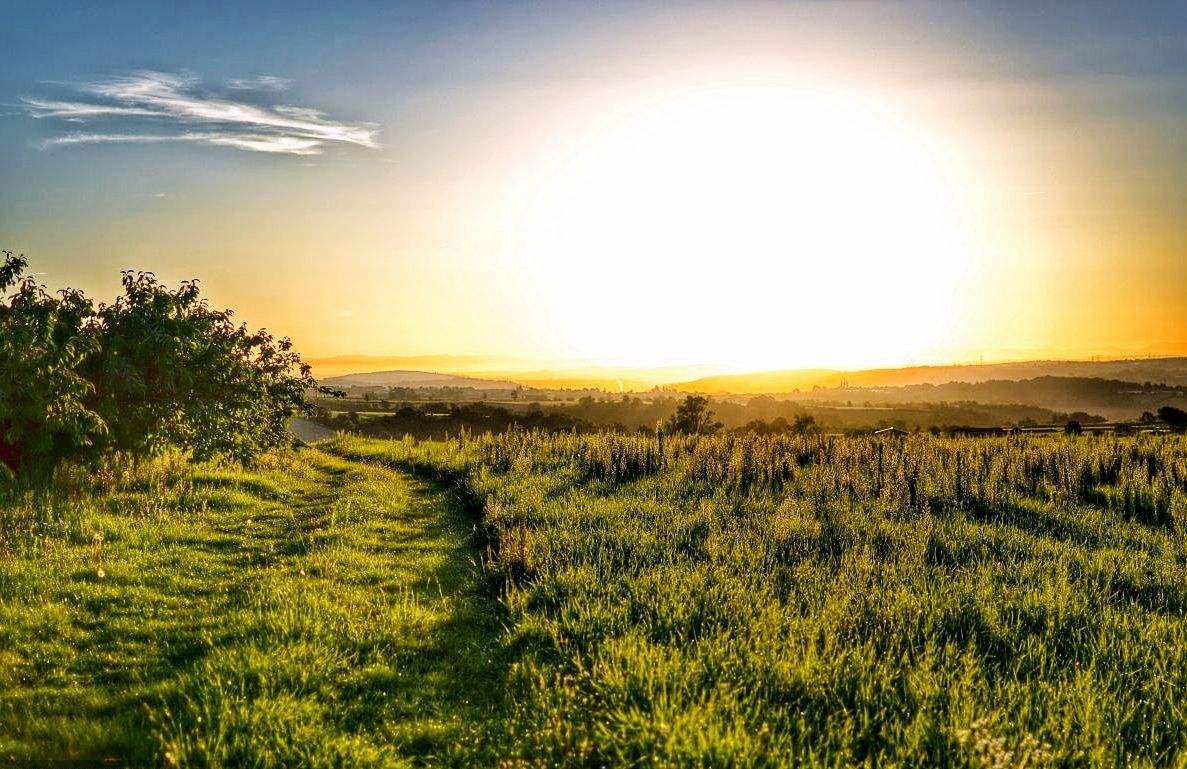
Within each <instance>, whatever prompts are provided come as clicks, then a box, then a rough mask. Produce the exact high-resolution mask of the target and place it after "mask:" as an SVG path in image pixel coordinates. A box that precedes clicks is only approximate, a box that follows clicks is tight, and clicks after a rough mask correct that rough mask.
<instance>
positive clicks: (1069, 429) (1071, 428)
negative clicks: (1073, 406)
mask: <svg viewBox="0 0 1187 769" xmlns="http://www.w3.org/2000/svg"><path fill="white" fill-rule="evenodd" d="M1063 431H1064V432H1065V433H1067V434H1068V435H1079V434H1080V433H1082V432H1084V427H1083V425H1081V424H1080V423H1079V422H1078V421H1076V420H1075V419H1072V420H1069V421H1068V423H1067V424H1066V425H1064V426H1063Z"/></svg>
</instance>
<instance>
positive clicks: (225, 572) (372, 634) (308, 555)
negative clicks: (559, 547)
mask: <svg viewBox="0 0 1187 769" xmlns="http://www.w3.org/2000/svg"><path fill="white" fill-rule="evenodd" d="M77 516H78V520H77V521H75V522H74V524H73V525H72V526H71V527H69V528H70V530H72V531H73V532H74V533H73V534H71V535H69V536H65V537H57V538H42V539H41V540H40V541H38V542H37V543H36V544H35V545H34V546H31V547H26V548H21V549H20V550H19V551H15V552H11V553H10V554H9V555H7V556H6V557H4V558H3V559H0V659H2V660H3V662H4V663H5V664H4V665H3V666H2V669H0V758H11V759H16V760H27V759H46V758H55V759H84V760H102V759H107V758H115V759H119V760H123V761H127V762H141V761H143V762H149V763H154V764H160V763H165V764H181V765H198V766H240V765H257V766H293V765H302V766H322V765H334V766H390V765H402V764H405V763H410V764H417V765H424V764H429V765H467V766H469V765H475V764H479V765H480V764H486V763H493V760H494V755H493V749H492V748H491V747H490V745H491V742H490V740H489V739H487V735H488V734H489V732H490V728H489V724H490V722H491V721H492V719H497V717H498V714H499V709H500V707H501V703H502V675H503V672H502V668H501V666H500V661H499V651H498V649H499V647H498V642H497V634H498V630H499V628H500V625H499V613H498V609H497V606H496V605H495V603H494V602H492V601H491V600H489V597H488V594H487V592H486V590H485V583H484V580H483V576H482V570H481V566H480V564H479V563H478V560H477V556H476V554H475V553H474V552H473V551H472V549H471V548H470V539H469V535H470V528H469V524H468V522H467V520H466V518H465V515H464V513H463V511H462V510H461V508H460V506H459V504H458V503H457V501H456V499H454V498H453V497H451V496H450V495H449V494H448V493H445V492H442V491H440V490H437V489H433V488H431V487H429V486H427V485H424V484H422V483H420V482H417V481H414V480H412V479H410V478H409V477H407V476H405V475H403V474H400V473H397V472H393V471H391V470H389V469H387V468H383V467H379V466H372V465H363V464H358V463H353V462H348V461H344V460H341V459H337V458H332V457H329V456H327V455H325V454H322V453H320V452H317V451H314V450H308V451H303V452H301V453H300V454H299V455H297V456H296V457H292V458H290V459H288V460H285V461H283V462H279V463H277V464H276V465H275V466H273V467H271V468H269V469H266V470H261V471H257V472H252V473H248V472H238V471H235V472H226V471H219V472H215V471H204V470H199V471H197V472H194V473H192V474H191V475H188V476H187V477H186V478H185V480H184V482H183V483H180V484H173V485H171V486H170V487H169V488H164V487H162V486H160V485H153V484H148V485H146V486H145V487H143V488H141V489H138V490H135V491H124V492H121V493H120V494H109V495H95V496H91V497H88V498H86V499H85V500H83V501H82V503H81V509H80V510H79V511H77Z"/></svg>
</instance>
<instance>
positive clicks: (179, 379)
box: [84, 271, 332, 461]
mask: <svg viewBox="0 0 1187 769" xmlns="http://www.w3.org/2000/svg"><path fill="white" fill-rule="evenodd" d="M122 283H123V288H124V295H123V296H121V297H120V298H119V299H117V300H116V301H115V302H114V303H113V304H110V305H100V307H99V309H98V311H97V313H96V319H97V322H98V326H99V350H98V354H96V355H94V356H92V357H91V358H89V359H88V362H87V364H86V365H85V366H84V372H85V374H86V376H87V378H88V379H89V380H90V381H91V382H93V384H94V387H95V410H96V411H97V412H98V413H99V414H100V415H101V416H102V417H103V419H104V421H105V422H106V423H107V425H108V427H109V434H108V440H107V445H108V446H109V447H110V448H112V449H115V450H117V451H123V452H128V453H131V454H133V455H146V454H152V453H154V452H157V451H159V450H160V449H162V448H164V447H166V446H176V447H181V448H184V449H187V450H189V451H190V452H191V453H192V454H193V455H194V457H195V458H199V459H204V458H208V457H210V456H213V455H215V454H226V455H229V456H232V457H234V458H236V459H238V460H241V461H247V460H250V459H252V458H253V457H255V456H257V455H259V454H260V453H262V452H263V451H266V450H268V449H270V448H274V447H276V446H279V445H281V444H282V443H284V442H285V441H286V440H287V438H288V432H287V431H288V422H289V419H290V418H291V417H293V416H295V415H297V414H309V413H311V406H310V404H309V403H308V402H307V401H306V398H305V393H306V392H307V391H310V390H315V391H320V392H323V393H326V394H332V391H330V390H328V389H327V388H319V387H318V385H317V383H316V382H315V381H314V380H313V377H312V375H311V373H310V369H309V366H308V365H306V364H303V363H302V362H301V358H300V356H299V355H298V354H297V353H296V352H294V351H293V350H292V344H291V342H290V341H289V340H288V339H287V338H284V339H279V340H278V339H275V338H274V337H273V336H272V335H271V334H269V333H268V332H267V331H263V330H261V331H258V332H255V333H251V332H249V331H248V330H247V327H246V326H244V325H242V324H239V325H236V324H235V323H234V321H233V320H232V312H231V311H230V310H219V311H216V310H211V309H210V308H209V306H208V305H207V303H206V301H205V300H204V299H202V298H201V296H200V293H199V289H198V282H197V281H196V280H191V281H185V282H183V283H182V284H181V285H180V286H179V287H178V288H177V289H173V290H170V289H169V288H167V287H165V286H163V285H162V284H161V283H159V282H158V281H157V279H156V277H155V276H154V275H153V274H152V273H151V272H135V273H134V272H131V271H125V272H124V273H122Z"/></svg>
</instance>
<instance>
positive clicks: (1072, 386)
mask: <svg viewBox="0 0 1187 769" xmlns="http://www.w3.org/2000/svg"><path fill="white" fill-rule="evenodd" d="M793 397H796V398H797V399H798V400H799V401H800V402H813V401H814V402H849V403H863V404H873V405H886V404H905V403H980V404H996V405H1005V404H1030V405H1033V406H1039V407H1042V408H1046V409H1051V410H1053V411H1061V412H1075V411H1089V412H1092V413H1095V414H1103V415H1104V416H1106V417H1108V418H1110V419H1133V418H1136V417H1137V416H1139V415H1140V414H1141V413H1142V412H1143V411H1151V412H1153V411H1156V410H1157V409H1158V407H1159V406H1176V407H1179V408H1183V407H1185V406H1187V386H1182V385H1164V384H1153V383H1152V384H1149V385H1147V384H1144V383H1139V382H1123V381H1120V380H1115V379H1101V378H1099V377H1092V378H1089V377H1053V376H1041V377H1035V378H1034V379H1020V380H1000V379H991V380H989V381H985V382H948V383H946V384H941V385H931V384H922V385H905V386H902V387H846V388H830V389H817V390H813V391H812V392H808V393H801V394H800V395H799V396H793Z"/></svg>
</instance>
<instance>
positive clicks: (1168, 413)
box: [1158, 406, 1187, 432]
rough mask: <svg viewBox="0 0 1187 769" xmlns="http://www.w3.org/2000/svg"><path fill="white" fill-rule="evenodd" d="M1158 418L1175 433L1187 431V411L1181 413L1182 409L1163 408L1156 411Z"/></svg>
mask: <svg viewBox="0 0 1187 769" xmlns="http://www.w3.org/2000/svg"><path fill="white" fill-rule="evenodd" d="M1158 418H1159V419H1161V420H1162V421H1163V422H1166V424H1167V426H1168V427H1169V428H1170V429H1172V430H1174V431H1175V432H1181V431H1183V430H1187V411H1183V409H1177V408H1175V407H1174V406H1163V407H1162V408H1160V409H1158Z"/></svg>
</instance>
